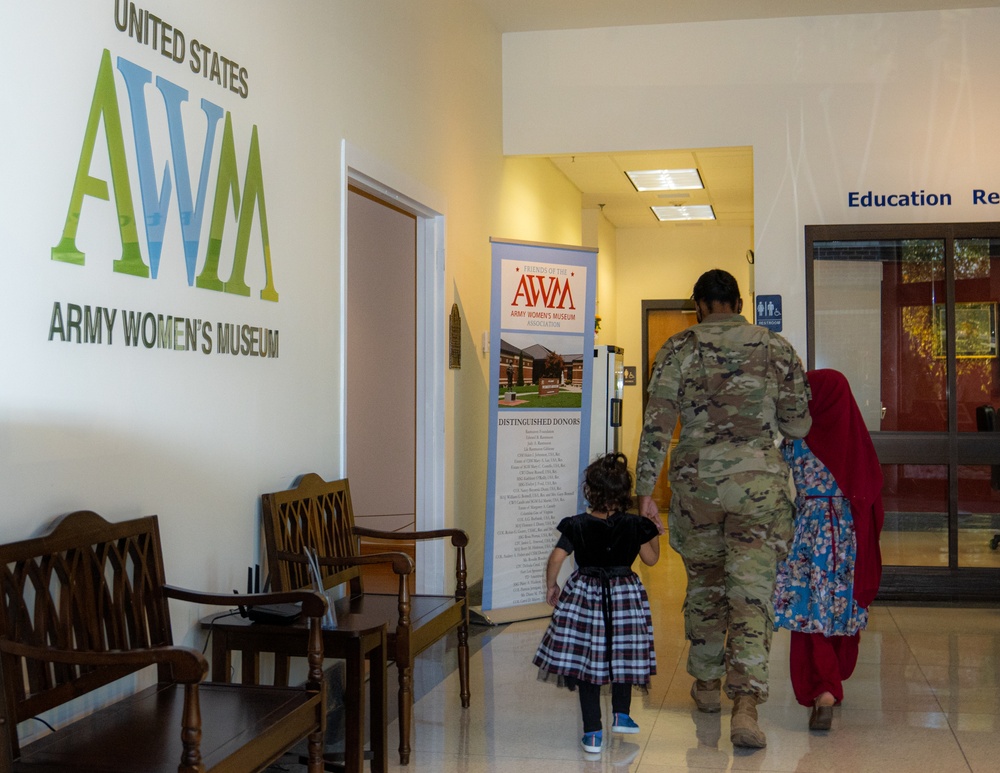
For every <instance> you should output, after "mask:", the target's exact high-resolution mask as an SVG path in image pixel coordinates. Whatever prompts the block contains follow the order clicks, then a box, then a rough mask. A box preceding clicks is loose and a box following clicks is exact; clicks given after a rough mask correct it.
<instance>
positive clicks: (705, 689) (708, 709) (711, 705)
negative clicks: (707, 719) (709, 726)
mask: <svg viewBox="0 0 1000 773" xmlns="http://www.w3.org/2000/svg"><path fill="white" fill-rule="evenodd" d="M721 688H722V680H721V679H712V680H710V681H708V682H705V681H702V680H701V679H695V680H694V684H692V685H691V697H692V698H694V703H695V705H696V706H697V707H698V711H703V712H705V713H706V714H718V713H719V712H720V711H722V701H721V699H720V698H719V690H720V689H721Z"/></svg>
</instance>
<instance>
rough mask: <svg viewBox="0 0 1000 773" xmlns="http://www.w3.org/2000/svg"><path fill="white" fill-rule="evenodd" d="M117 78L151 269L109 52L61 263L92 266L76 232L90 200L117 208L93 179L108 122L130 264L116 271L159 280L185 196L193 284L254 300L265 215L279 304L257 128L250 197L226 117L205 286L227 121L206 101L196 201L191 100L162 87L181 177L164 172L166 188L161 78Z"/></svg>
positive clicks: (268, 294)
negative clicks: (155, 132) (227, 241)
mask: <svg viewBox="0 0 1000 773" xmlns="http://www.w3.org/2000/svg"><path fill="white" fill-rule="evenodd" d="M118 71H119V72H120V73H121V75H122V77H123V78H124V81H125V88H126V91H127V93H128V99H129V108H130V114H131V119H132V133H133V135H134V137H135V151H136V159H137V165H138V170H137V172H138V180H139V191H140V195H141V199H142V209H143V215H144V222H145V226H146V250H147V254H148V256H149V263H148V265H147V263H146V262H145V261H144V260H143V256H142V251H141V249H140V246H139V234H138V230H137V227H136V217H135V212H134V209H133V202H132V186H131V181H130V178H129V169H128V165H127V162H126V157H125V140H124V133H123V131H122V121H121V114H120V112H119V109H118V93H117V89H116V87H115V74H114V70H113V68H112V66H111V53H110V52H109V51H108V50H107V49H105V51H104V54H103V55H102V57H101V66H100V70H99V71H98V74H97V86H96V88H95V89H94V99H93V102H92V103H91V107H90V116H89V118H88V120H87V129H86V134H85V135H84V138H83V150H82V152H81V154H80V163H79V166H78V167H77V172H76V179H75V181H74V184H73V193H72V196H71V197H70V204H69V213H68V214H67V216H66V225H65V227H64V228H63V234H62V239H61V240H60V242H59V244H58V245H56V246H55V247H53V248H52V259H53V260H58V261H62V262H65V263H74V264H77V265H83V264H84V261H85V255H84V253H83V252H81V251H80V250H79V249H78V248H77V246H76V234H77V228H78V226H79V223H80V217H81V213H82V211H83V197H84V196H92V197H94V198H97V199H103V200H104V201H108V200H110V196H109V193H108V183H107V181H106V180H102V179H98V178H96V177H93V176H91V174H90V169H91V162H92V160H93V156H94V148H95V145H96V144H97V134H98V126H99V123H100V122H101V121H102V120H103V123H104V132H105V135H106V138H107V147H108V160H109V163H110V169H111V184H112V186H113V187H114V193H115V207H116V209H117V216H118V227H119V232H120V235H121V244H122V253H121V257H119V258H117V259H115V261H114V265H113V268H114V270H115V271H116V272H119V273H123V274H131V275H133V276H139V277H145V278H152V279H156V276H157V272H158V270H159V265H160V253H161V251H162V249H163V235H164V229H165V226H166V221H167V213H168V211H169V208H170V199H171V194H172V193H173V189H174V188H175V187H176V190H177V207H178V211H179V220H180V227H181V235H182V239H183V244H184V262H185V267H186V269H187V281H188V285H189V286H195V285H196V286H198V287H201V288H204V289H207V290H215V291H217V292H225V293H232V294H234V295H244V296H249V295H250V288H249V286H248V285H247V284H246V281H245V275H246V263H247V255H248V253H249V246H250V236H251V230H252V226H253V221H254V214H255V212H256V213H257V214H258V215H259V218H260V235H261V241H262V242H263V245H262V246H263V256H264V271H265V276H266V282H265V286H264V288H263V289H262V290H261V291H260V297H261V299H263V300H266V301H277V300H278V292H277V290H276V289H275V287H274V278H273V276H272V273H271V248H270V242H269V239H268V232H267V210H266V208H265V205H264V180H263V175H262V172H261V163H260V147H259V144H258V140H257V127H256V126H254V127H253V132H252V134H251V137H250V151H249V156H248V158H247V164H246V169H245V171H244V179H243V194H242V196H241V195H240V180H239V171H238V168H237V164H236V146H235V143H234V140H233V125H232V116H231V114H230V113H228V112H227V113H225V121H224V123H223V127H222V145H221V153H220V158H219V162H218V169H217V171H216V178H215V197H214V200H213V203H212V216H211V223H210V226H209V233H208V245H207V248H206V252H205V261H204V265H203V266H202V269H201V273H199V274H198V275H197V277H196V276H195V270H196V268H197V263H198V253H199V250H200V245H201V231H202V216H203V214H204V209H205V200H206V195H207V190H208V180H209V176H210V169H211V166H212V154H213V150H214V146H215V135H216V131H217V129H218V124H219V120H220V119H221V118H222V117H223V110H222V108H221V107H219V106H218V105H215V104H212V103H211V102H209V101H208V100H205V99H202V100H201V110H202V112H203V113H204V116H205V122H206V132H205V146H204V148H203V150H202V157H201V168H200V172H199V179H198V189H197V194H196V195H192V189H191V179H190V175H189V172H188V155H187V148H186V145H185V141H184V127H183V123H182V120H181V105H182V104H183V103H184V102H186V101H187V99H188V92H187V90H185V89H183V88H181V87H180V86H177V85H176V84H174V83H171V82H170V81H168V80H166V79H165V78H162V77H157V78H156V88H157V89H158V90H159V92H160V94H161V96H162V97H163V103H164V106H165V108H166V117H167V131H168V134H169V137H170V154H171V159H172V162H173V164H172V171H171V164H170V163H167V164H165V166H164V171H163V178H162V181H161V182H160V184H159V186H157V180H156V173H155V170H154V168H153V164H154V161H153V149H152V145H151V141H150V131H149V119H148V115H147V111H146V101H145V86H146V84H148V83H150V82H151V80H152V73H151V72H150V71H149V70H146V69H145V68H143V67H140V66H139V65H136V64H133V63H132V62H129V61H128V60H126V59H122V58H121V57H118ZM158 187H159V190H158ZM230 201H231V202H232V209H233V214H234V216H235V218H236V224H237V225H236V228H237V232H236V240H235V248H234V254H233V268H232V272H231V273H230V276H229V278H228V279H227V280H226V281H222V280H220V279H219V258H220V253H221V251H222V243H223V235H224V231H225V227H226V218H227V215H228V214H229V212H228V206H229V202H230Z"/></svg>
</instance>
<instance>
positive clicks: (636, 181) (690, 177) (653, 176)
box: [625, 169, 705, 192]
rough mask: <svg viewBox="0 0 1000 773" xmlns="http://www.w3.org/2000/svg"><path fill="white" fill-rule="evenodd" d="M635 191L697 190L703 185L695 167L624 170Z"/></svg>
mask: <svg viewBox="0 0 1000 773" xmlns="http://www.w3.org/2000/svg"><path fill="white" fill-rule="evenodd" d="M625 174H626V176H627V177H628V179H629V180H630V181H631V183H632V185H634V186H635V189H636V190H637V191H640V192H642V191H681V190H689V191H690V190H698V189H701V188H704V187H705V185H704V183H702V181H701V175H700V174H699V173H698V170H697V169H646V170H644V171H638V172H625Z"/></svg>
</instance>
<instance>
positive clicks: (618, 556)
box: [556, 513, 659, 567]
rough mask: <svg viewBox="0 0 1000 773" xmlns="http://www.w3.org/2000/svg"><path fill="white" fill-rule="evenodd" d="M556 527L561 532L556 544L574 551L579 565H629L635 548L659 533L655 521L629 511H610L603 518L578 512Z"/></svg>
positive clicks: (636, 551) (637, 549)
mask: <svg viewBox="0 0 1000 773" xmlns="http://www.w3.org/2000/svg"><path fill="white" fill-rule="evenodd" d="M556 528H557V529H559V532H560V534H561V535H562V536H561V537H560V538H559V542H558V544H557V545H556V547H559V548H562V549H563V550H565V551H566V552H567V553H573V552H575V553H576V564H577V566H579V567H586V566H596V567H609V566H631V565H632V563H633V562H634V561H635V559H636V556H638V555H639V548H640V547H642V546H643V545H644V544H646V543H647V542H649V541H650V540H651V539H653V537H655V536H657V534H659V531H658V530H657V528H656V524H654V523H653V522H652V521H651V520H649V519H648V518H644V517H643V516H641V515H634V514H633V513H612V514H611V515H609V516H608V518H607V520H604V519H601V518H595V517H594V516H593V515H590V513H580V514H579V515H571V516H569V517H568V518H563V519H562V520H561V521H560V522H559V525H558V526H557V527H556Z"/></svg>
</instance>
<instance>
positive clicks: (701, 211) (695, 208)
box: [650, 204, 715, 220]
mask: <svg viewBox="0 0 1000 773" xmlns="http://www.w3.org/2000/svg"><path fill="white" fill-rule="evenodd" d="M650 209H651V210H653V214H654V215H656V219H657V220H715V210H713V209H712V206H711V205H710V204H689V205H686V206H683V207H650Z"/></svg>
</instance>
